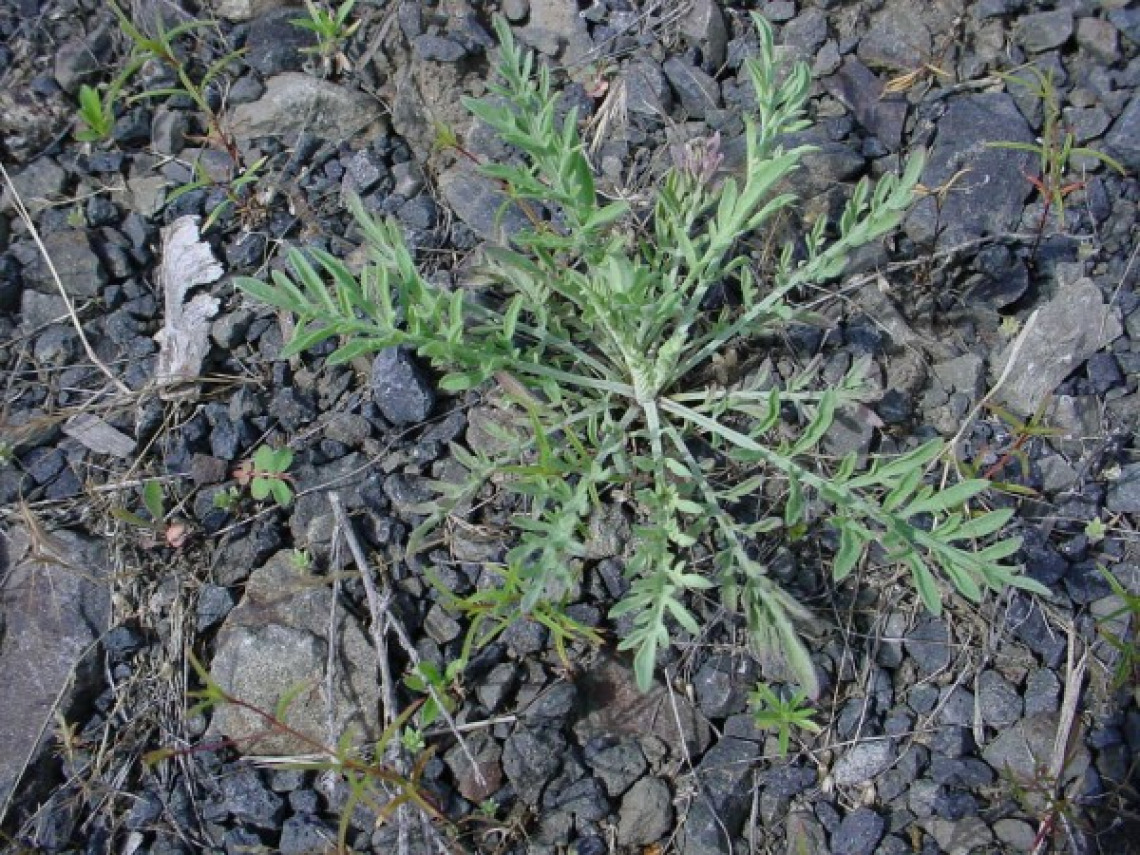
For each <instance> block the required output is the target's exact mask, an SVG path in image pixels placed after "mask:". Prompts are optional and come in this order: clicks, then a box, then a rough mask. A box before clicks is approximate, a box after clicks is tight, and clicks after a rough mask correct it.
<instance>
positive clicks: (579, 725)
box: [574, 657, 711, 755]
mask: <svg viewBox="0 0 1140 855" xmlns="http://www.w3.org/2000/svg"><path fill="white" fill-rule="evenodd" d="M579 682H580V683H581V690H582V695H583V708H584V714H583V715H582V717H581V718H579V719H578V721H577V722H576V723H575V724H574V732H575V734H576V735H577V736H578V741H579V742H582V743H585V742H587V741H589V740H590V739H591V738H593V737H596V736H602V737H605V736H623V735H625V736H645V735H647V734H652V735H654V736H656V737H657V738H659V739H660V740H661V741H662V742H664V743H665V744H666V745H668V746H670V748H671V749H673V750H674V751H675V752H676V753H678V754H679V753H680V751H681V743H682V741H683V742H684V745H685V748H686V749H687V750H688V752H689V753H690V754H692V755H695V754H701V753H702V752H703V751H704V750H705V749H706V748H707V747H708V744H709V740H710V737H711V734H710V729H709V724H708V722H707V721H706V720H705V718H704V716H702V715H701V714H700V713H699V712H698V711H697V710H696V709H695V708H694V707H693V705H692V704H691V703H690V702H689V700H688V698H685V697H681V696H677V695H671V693H670V692H669V691H668V690H667V689H666V688H665V687H664V686H662V685H661V684H660V683H655V684H654V686H653V687H652V688H651V689H650V690H649V692H648V693H645V694H643V693H642V692H640V691H638V689H637V685H636V680H635V678H634V675H633V671H632V669H630V668H629V667H627V666H626V665H625V664H624V663H622V662H621V661H620V660H618V659H615V658H612V657H603V658H600V659H599V660H598V662H596V663H595V664H594V666H593V667H592V668H591V669H590V670H589V671H588V672H587V673H586V674H584V675H583V677H582V679H581V680H580V681H579ZM674 705H675V709H674ZM678 725H679V727H680V730H678Z"/></svg>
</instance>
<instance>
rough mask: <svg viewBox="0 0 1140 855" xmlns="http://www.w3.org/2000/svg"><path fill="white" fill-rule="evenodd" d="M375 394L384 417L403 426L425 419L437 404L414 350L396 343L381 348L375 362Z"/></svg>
mask: <svg viewBox="0 0 1140 855" xmlns="http://www.w3.org/2000/svg"><path fill="white" fill-rule="evenodd" d="M372 397H373V399H374V400H375V401H376V405H377V406H378V407H380V412H381V413H383V414H384V418H386V419H387V420H388V421H390V422H391V423H392V424H394V425H397V426H400V427H403V426H405V425H415V424H420V423H421V422H423V421H424V420H425V419H426V418H427V417H428V416H429V415H430V414H431V408H432V407H433V406H434V405H435V392H434V391H433V390H432V387H431V385H430V383H429V381H428V378H427V377H426V376H425V375H424V372H423V371H422V370H421V369H420V367H419V366H418V365H417V364H416V363H415V361H414V359H413V357H412V355H411V354H409V353H407V352H406V351H404V350H401V349H400V348H397V347H389V348H386V349H385V350H382V351H380V353H378V354H377V355H376V358H375V359H374V360H373V362H372Z"/></svg>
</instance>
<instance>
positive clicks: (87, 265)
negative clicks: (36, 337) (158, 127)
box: [24, 128, 149, 297]
mask: <svg viewBox="0 0 1140 855" xmlns="http://www.w3.org/2000/svg"><path fill="white" fill-rule="evenodd" d="M148 135H149V128H148ZM43 243H44V249H45V250H46V251H47V254H48V256H49V257H50V258H51V260H52V264H53V265H54V266H55V270H56V273H58V274H59V278H60V281H61V282H62V283H63V287H64V290H65V291H67V293H68V294H70V295H71V296H72V297H95V296H97V295H98V294H99V289H100V288H101V287H102V285H103V283H104V282H106V280H107V275H106V272H105V271H104V270H103V264H102V262H101V261H100V260H99V256H98V255H97V254H96V253H95V251H94V250H93V249H92V248H91V243H90V242H89V240H88V238H87V234H86V233H85V232H83V231H80V230H78V229H64V230H62V231H58V232H52V233H51V234H46V235H44V236H43ZM24 282H25V284H27V285H28V286H30V287H32V288H35V289H37V290H40V291H44V292H55V291H56V285H55V279H54V278H53V277H52V274H51V270H50V268H49V267H48V266H47V263H46V262H45V261H44V260H43V258H42V257H40V256H37V257H36V259H35V260H34V261H33V262H32V263H31V264H30V265H28V266H27V267H25V268H24Z"/></svg>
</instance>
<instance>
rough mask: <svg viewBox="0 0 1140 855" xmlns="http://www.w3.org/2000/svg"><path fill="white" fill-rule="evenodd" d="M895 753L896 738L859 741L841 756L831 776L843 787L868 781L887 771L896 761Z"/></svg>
mask: <svg viewBox="0 0 1140 855" xmlns="http://www.w3.org/2000/svg"><path fill="white" fill-rule="evenodd" d="M895 755H896V750H895V744H894V740H891V739H875V740H868V741H866V742H858V743H856V744H855V745H853V746H851V747H850V748H849V749H847V751H845V752H844V753H843V756H842V757H840V758H839V760H838V761H837V762H836V764H835V767H834V768H833V769H832V770H831V777H832V779H833V780H834V781H835V783H836V784H838V785H839V786H841V787H849V786H853V785H856V784H863V783H866V782H867V781H870V780H871V779H872V778H874V777H875V776H876V775H878V774H880V773H882V772H884V771H886V769H888V768H889V767H890V765H891V764H892V763H893V762H894V760H895Z"/></svg>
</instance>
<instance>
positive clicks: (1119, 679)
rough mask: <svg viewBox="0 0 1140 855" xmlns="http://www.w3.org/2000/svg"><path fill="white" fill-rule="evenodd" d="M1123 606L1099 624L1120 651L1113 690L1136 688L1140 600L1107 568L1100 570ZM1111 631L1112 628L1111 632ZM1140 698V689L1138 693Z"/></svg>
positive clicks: (1110, 643)
mask: <svg viewBox="0 0 1140 855" xmlns="http://www.w3.org/2000/svg"><path fill="white" fill-rule="evenodd" d="M1097 569H1098V570H1099V571H1100V574H1101V575H1102V576H1104V578H1105V581H1106V582H1108V586H1109V587H1110V588H1112V593H1113V594H1114V595H1115V596H1116V598H1117V599H1119V600H1120V606H1119V607H1118V608H1116V609H1114V610H1113V611H1111V612H1109V613H1108V614H1106V615H1104V616H1103V617H1101V618H1099V619H1098V620H1097V628H1098V629H1099V630H1100V635H1101V638H1103V639H1104V640H1105V642H1106V643H1107V644H1108V646H1109V647H1111V648H1112V649H1113V650H1115V651H1116V653H1117V655H1118V657H1119V658H1118V659H1117V662H1116V668H1115V670H1114V672H1113V676H1112V688H1113V689H1121V688H1123V687H1124V686H1128V685H1132V686H1134V687H1135V685H1136V675H1137V674H1138V673H1140V645H1138V644H1137V642H1136V628H1137V626H1140V596H1138V595H1136V594H1133V593H1132V592H1131V591H1129V590H1128V589H1127V588H1125V587H1124V585H1123V583H1121V581H1120V580H1119V579H1117V578H1116V576H1114V575H1113V574H1112V573H1111V572H1110V571H1108V570H1106V569H1105V568H1104V567H1097ZM1110 627H1112V628H1111V629H1110ZM1135 691H1136V694H1137V695H1140V689H1136V690H1135Z"/></svg>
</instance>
